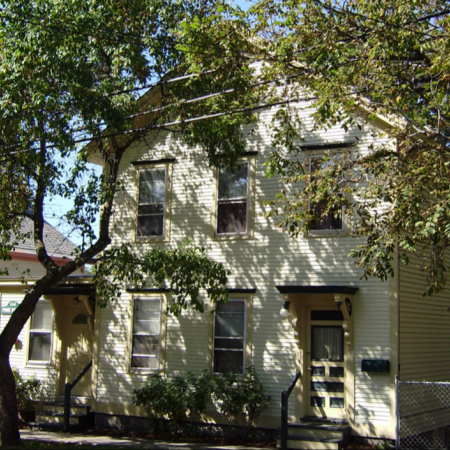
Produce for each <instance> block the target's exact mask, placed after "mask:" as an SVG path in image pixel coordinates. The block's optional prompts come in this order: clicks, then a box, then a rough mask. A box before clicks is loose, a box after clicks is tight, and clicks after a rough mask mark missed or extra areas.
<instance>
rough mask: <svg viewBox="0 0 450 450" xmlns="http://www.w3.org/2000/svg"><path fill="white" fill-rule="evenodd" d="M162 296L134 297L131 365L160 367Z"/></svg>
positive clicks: (134, 366) (153, 368) (155, 368)
mask: <svg viewBox="0 0 450 450" xmlns="http://www.w3.org/2000/svg"><path fill="white" fill-rule="evenodd" d="M160 348H161V298H136V297H135V298H134V313H133V337H132V350H131V367H133V368H138V369H147V370H158V369H159V355H160Z"/></svg>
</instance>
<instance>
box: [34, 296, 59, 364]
mask: <svg viewBox="0 0 450 450" xmlns="http://www.w3.org/2000/svg"><path fill="white" fill-rule="evenodd" d="M52 324H53V309H52V305H51V304H50V302H49V301H48V300H39V301H38V302H37V304H36V308H35V310H34V313H33V315H32V316H31V321H30V334H29V336H30V340H29V346H28V360H29V361H30V362H39V363H43V362H50V359H51V349H52Z"/></svg>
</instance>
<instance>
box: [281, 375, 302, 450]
mask: <svg viewBox="0 0 450 450" xmlns="http://www.w3.org/2000/svg"><path fill="white" fill-rule="evenodd" d="M301 376H302V374H301V372H300V371H298V372H297V375H295V378H294V380H293V381H292V383H291V385H290V386H289V387H288V388H287V389H286V390H285V391H283V392H282V393H281V446H280V447H281V450H286V449H287V436H288V400H289V396H290V395H291V392H292V391H293V390H294V387H295V384H296V383H297V381H298V379H299V378H300V377H301Z"/></svg>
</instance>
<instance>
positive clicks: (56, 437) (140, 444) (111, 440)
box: [20, 430, 261, 450]
mask: <svg viewBox="0 0 450 450" xmlns="http://www.w3.org/2000/svg"><path fill="white" fill-rule="evenodd" d="M20 437H21V438H22V439H23V440H32V441H40V442H51V443H61V444H77V445H79V444H89V445H104V446H105V445H108V446H111V447H114V446H122V447H127V448H128V447H129V448H149V449H155V450H261V448H252V447H245V446H243V445H242V446H240V445H211V444H198V443H192V442H171V441H159V440H153V439H142V438H132V437H131V438H130V437H111V436H96V435H89V434H77V433H71V434H68V433H63V432H59V431H35V430H20Z"/></svg>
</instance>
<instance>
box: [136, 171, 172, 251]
mask: <svg viewBox="0 0 450 450" xmlns="http://www.w3.org/2000/svg"><path fill="white" fill-rule="evenodd" d="M172 166H173V162H164V163H149V164H144V165H139V166H136V169H137V170H136V181H135V183H136V184H135V185H136V197H135V198H136V200H135V202H136V208H135V217H134V241H135V242H136V243H140V242H155V241H157V242H161V241H162V242H168V241H169V237H170V211H171V199H172V196H171V186H172ZM158 169H159V170H161V169H165V172H166V173H165V201H164V216H163V232H162V234H161V235H158V236H139V235H138V223H139V192H140V178H141V173H142V172H146V171H149V170H158Z"/></svg>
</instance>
